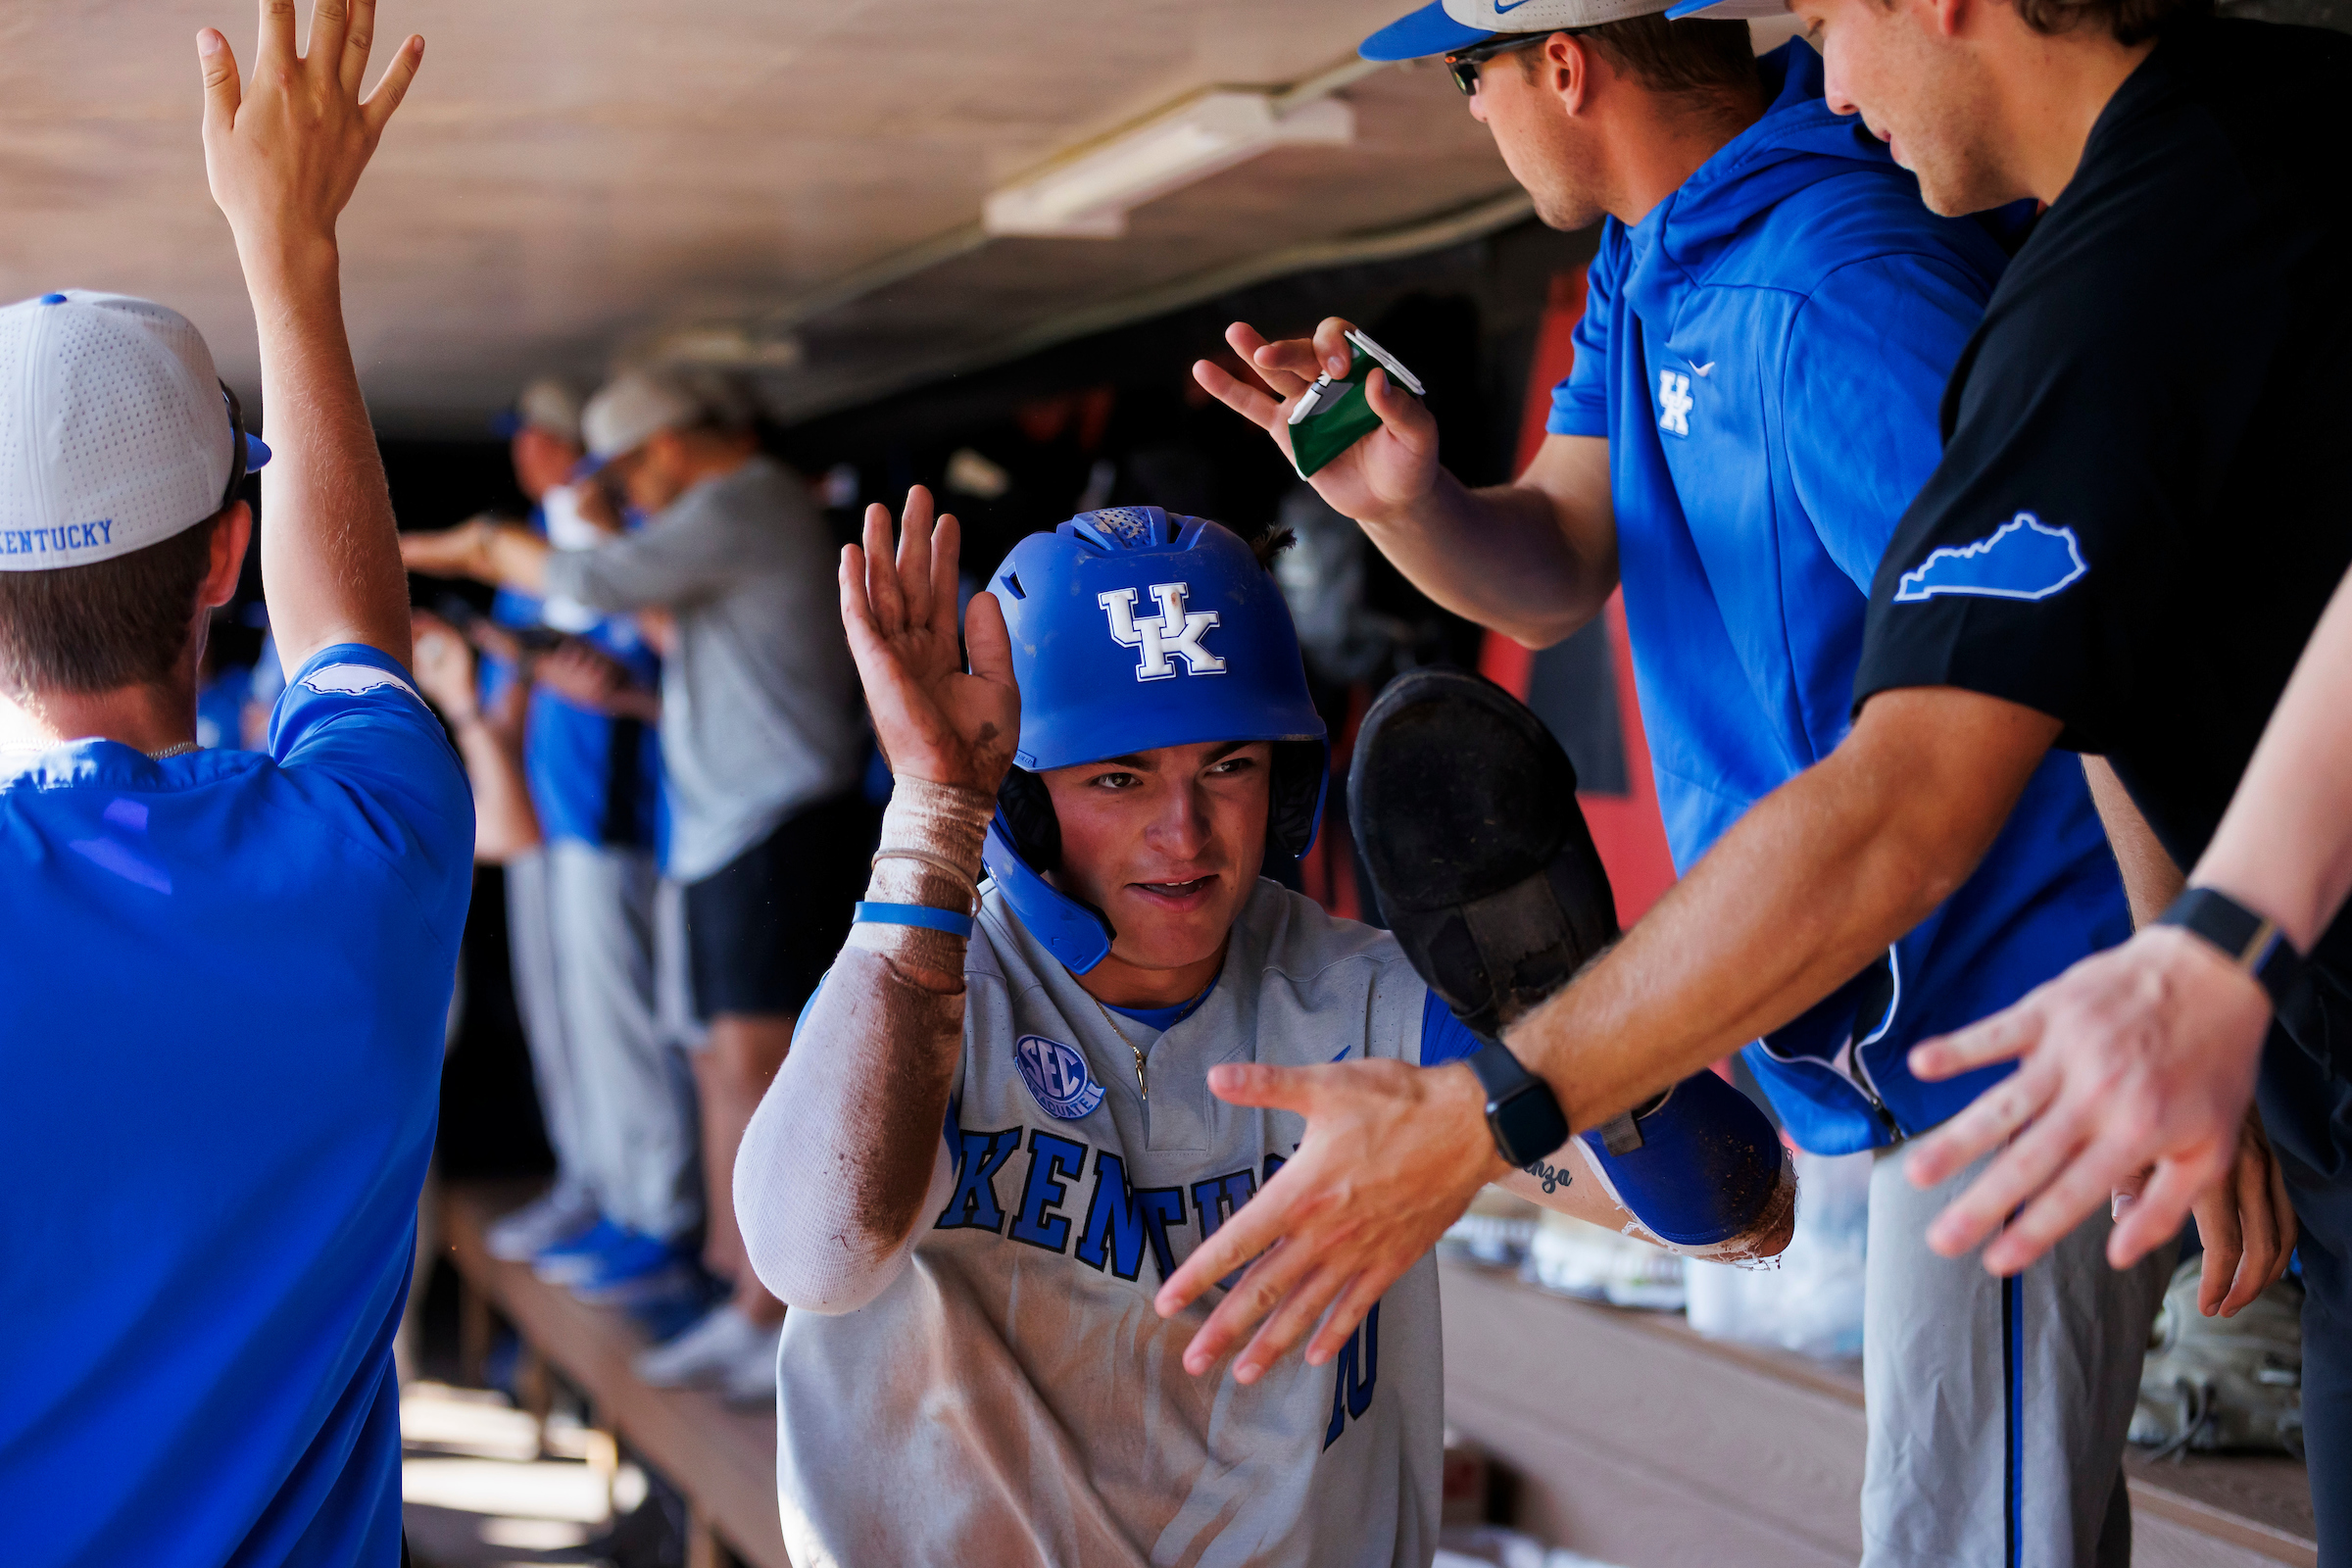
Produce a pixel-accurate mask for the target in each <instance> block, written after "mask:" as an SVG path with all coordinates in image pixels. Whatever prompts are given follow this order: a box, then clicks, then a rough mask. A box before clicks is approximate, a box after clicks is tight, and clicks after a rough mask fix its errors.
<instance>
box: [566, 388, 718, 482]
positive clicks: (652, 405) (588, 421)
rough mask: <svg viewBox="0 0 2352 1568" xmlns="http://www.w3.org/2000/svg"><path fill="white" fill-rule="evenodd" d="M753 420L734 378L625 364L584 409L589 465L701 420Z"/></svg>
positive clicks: (592, 466) (594, 466) (582, 430)
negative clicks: (720, 377) (677, 372)
mask: <svg viewBox="0 0 2352 1568" xmlns="http://www.w3.org/2000/svg"><path fill="white" fill-rule="evenodd" d="M751 422H752V411H751V407H750V405H749V404H748V403H747V402H746V401H745V400H744V397H743V394H742V393H741V392H740V391H738V390H737V389H736V388H735V387H734V386H733V384H732V383H729V382H727V381H724V380H721V379H719V378H717V377H714V376H692V377H689V376H684V375H678V374H675V373H673V372H670V371H667V370H623V371H622V372H621V373H620V374H618V375H616V376H614V377H613V379H612V380H611V381H610V382H609V383H607V384H606V386H605V389H604V390H603V391H601V392H599V393H597V395H596V396H594V397H592V398H590V399H589V400H588V407H587V408H586V409H584V410H582V411H581V414H580V434H581V435H582V436H583V437H584V438H585V439H586V441H587V445H588V464H587V467H588V468H589V470H590V471H593V470H594V469H597V468H601V467H603V466H605V465H606V464H608V463H611V462H612V461H613V459H614V458H617V457H622V456H624V455H626V454H628V453H631V452H634V451H636V450H637V449H638V448H639V447H641V446H643V445H645V444H646V443H647V442H648V441H651V440H652V439H653V438H654V437H655V436H657V435H659V434H661V433H662V431H664V430H685V429H691V428H692V427H693V426H695V425H698V424H716V425H721V426H724V427H726V428H729V429H740V428H742V427H743V426H745V425H748V424H750V423H751Z"/></svg>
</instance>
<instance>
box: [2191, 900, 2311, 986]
mask: <svg viewBox="0 0 2352 1568" xmlns="http://www.w3.org/2000/svg"><path fill="white" fill-rule="evenodd" d="M2156 923H2157V924H2158V925H2175V926H2179V927H2180V929H2182V930H2183V931H2186V932H2188V933H2189V934H2190V935H2192V936H2196V937H2201V938H2203V939H2204V940H2205V941H2206V942H2208V943H2210V944H2212V945H2213V946H2214V947H2216V948H2218V949H2220V950H2221V952H2222V956H2224V957H2226V958H2228V959H2229V961H2230V962H2231V963H2232V964H2234V965H2236V966H2237V967H2238V968H2240V969H2242V970H2244V971H2245V972H2246V973H2247V974H2250V975H2252V976H2253V977H2254V978H2255V980H2256V981H2257V982H2259V983H2260V984H2261V986H2262V989H2263V990H2265V991H2267V992H2269V993H2270V996H2271V1005H2272V1006H2273V1007H2274V1008H2282V1007H2284V1006H2285V1005H2286V1001H2287V998H2288V997H2289V996H2291V995H2292V994H2293V993H2294V991H2295V990H2296V988H2297V987H2299V986H2300V985H2301V984H2302V983H2303V976H2304V973H2305V969H2306V964H2305V962H2304V958H2303V955H2302V954H2300V953H2298V952H2296V951H2295V945H2294V944H2293V943H2292V942H2289V941H2288V940H2287V939H2286V934H2285V933H2284V932H2282V931H2280V930H2279V929H2278V923H2277V922H2276V921H2274V920H2272V919H2271V918H2270V917H2268V916H2267V915H2261V914H2257V913H2255V912H2254V911H2253V910H2252V909H2249V908H2247V907H2245V906H2244V905H2242V904H2240V903H2238V902H2237V901H2236V900H2235V899H2233V898H2231V897H2229V894H2227V893H2222V892H2219V891H2217V890H2215V889H2213V888H2189V889H2187V890H2186V891H2185V892H2183V893H2182V894H2181V895H2180V897H2179V898H2177V899H2175V900H2174V901H2173V904H2172V907H2171V908H2168V909H2166V910H2165V911H2164V913H2163V914H2161V915H2159V916H2157V918H2156Z"/></svg>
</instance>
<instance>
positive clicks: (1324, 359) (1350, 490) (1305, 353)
mask: <svg viewBox="0 0 2352 1568" xmlns="http://www.w3.org/2000/svg"><path fill="white" fill-rule="evenodd" d="M1347 332H1348V322H1346V321H1344V320H1342V319H1339V318H1338V317H1336V316H1335V317H1331V318H1328V319H1325V320H1324V322H1323V324H1322V325H1320V326H1318V327H1316V328H1315V335H1314V336H1313V337H1312V338H1286V339H1284V340H1283V341H1281V342H1278V343H1269V342H1267V341H1266V340H1265V338H1263V337H1262V336H1260V335H1259V334H1258V331H1257V328H1255V327H1253V326H1251V325H1250V323H1249V322H1247V321H1236V322H1234V323H1233V324H1232V325H1231V326H1229V327H1227V328H1226V329H1225V341H1226V342H1228V343H1230V344H1232V345H1233V351H1234V352H1235V353H1236V354H1239V355H1240V356H1241V357H1242V359H1243V361H1244V363H1246V364H1248V365H1249V366H1250V368H1252V369H1254V370H1256V372H1257V373H1258V375H1259V376H1261V377H1263V378H1264V380H1265V383H1266V385H1267V386H1269V387H1271V388H1273V394H1274V395H1273V396H1271V397H1269V396H1267V395H1266V393H1264V392H1262V391H1260V390H1259V389H1258V388H1256V387H1254V386H1251V385H1250V384H1249V383H1247V382H1245V381H1242V380H1241V379H1239V378H1238V377H1236V376H1234V375H1232V374H1230V373H1229V372H1227V371H1226V370H1225V369H1223V368H1221V367H1219V366H1218V365H1216V364H1215V363H1214V362H1212V361H1209V360H1202V361H1201V362H1200V363H1199V364H1197V365H1195V366H1194V367H1193V379H1194V380H1196V381H1198V382H1200V383H1201V388H1202V389H1203V390H1204V391H1206V392H1207V393H1208V394H1209V395H1210V396H1211V397H1213V398H1215V399H1216V400H1217V401H1218V402H1220V403H1222V404H1224V405H1225V406H1226V407H1227V408H1229V409H1231V410H1232V411H1233V412H1234V413H1236V414H1238V415H1240V416H1241V417H1243V418H1245V419H1248V420H1249V421H1250V423H1252V424H1254V425H1256V426H1257V427H1258V428H1259V429H1261V430H1263V431H1265V432H1266V434H1268V435H1270V436H1272V437H1273V438H1274V444H1275V445H1276V446H1279V447H1280V448H1282V452H1283V456H1285V457H1289V458H1294V461H1295V454H1293V452H1292V451H1291V426H1290V417H1291V410H1292V409H1293V408H1295V407H1297V405H1298V402H1299V398H1300V397H1302V396H1304V395H1305V393H1306V389H1307V388H1308V387H1310V386H1312V385H1313V384H1314V381H1315V377H1316V376H1318V375H1320V374H1322V373H1324V372H1325V371H1327V370H1328V371H1329V372H1330V373H1331V376H1332V379H1334V380H1335V381H1336V380H1345V379H1346V378H1347V375H1348V366H1349V364H1350V355H1351V352H1352V351H1351V350H1350V349H1349V347H1348V338H1347ZM1364 400H1365V401H1366V402H1367V403H1369V404H1370V405H1371V407H1372V412H1373V413H1375V414H1377V415H1379V416H1380V428H1379V429H1377V430H1375V431H1373V432H1372V433H1371V434H1369V435H1367V436H1365V437H1364V438H1363V439H1362V440H1360V441H1358V442H1356V444H1355V445H1353V446H1351V447H1349V448H1348V450H1347V451H1345V452H1343V453H1341V454H1340V455H1339V456H1338V457H1336V458H1334V459H1332V460H1331V462H1330V463H1328V464H1327V465H1325V466H1323V467H1322V468H1320V469H1317V470H1316V472H1315V474H1314V476H1313V477H1312V478H1310V479H1308V480H1307V481H1306V482H1307V483H1308V484H1310V485H1312V486H1314V488H1315V493H1316V494H1317V495H1320V496H1321V497H1322V498H1323V499H1324V500H1325V501H1326V502H1328V503H1330V504H1331V506H1332V507H1333V508H1334V509H1335V510H1336V511H1338V512H1339V513H1340V514H1341V515H1345V516H1349V517H1353V518H1355V519H1357V520H1358V521H1364V520H1378V519H1380V518H1381V517H1384V516H1386V515H1388V514H1390V513H1392V512H1397V511H1400V510H1402V509H1404V508H1408V507H1411V506H1412V505H1414V504H1415V503H1416V502H1419V501H1420V500H1421V499H1422V498H1423V497H1425V496H1427V495H1428V494H1429V492H1430V489H1431V487H1432V486H1433V485H1435V484H1436V483H1437V479H1438V421H1437V420H1436V419H1435V418H1434V417H1432V416H1431V415H1430V412H1429V410H1428V409H1426V408H1424V407H1423V406H1422V404H1421V400H1420V399H1419V398H1416V397H1414V396H1413V395H1412V394H1411V393H1409V392H1407V391H1405V390H1404V389H1403V388H1402V387H1399V386H1397V385H1396V384H1394V383H1393V382H1391V381H1390V379H1389V372H1388V371H1386V370H1384V369H1380V368H1374V369H1373V370H1372V372H1371V373H1370V374H1369V375H1367V376H1365V377H1364Z"/></svg>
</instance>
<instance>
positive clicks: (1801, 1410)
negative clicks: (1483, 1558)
mask: <svg viewBox="0 0 2352 1568" xmlns="http://www.w3.org/2000/svg"><path fill="white" fill-rule="evenodd" d="M1440 1273H1441V1277H1442V1279H1443V1281H1444V1290H1445V1302H1446V1422H1447V1424H1448V1425H1450V1426H1451V1427H1453V1428H1454V1429H1455V1430H1456V1431H1457V1432H1459V1433H1460V1434H1461V1435H1463V1436H1464V1437H1467V1438H1469V1439H1470V1440H1471V1441H1473V1442H1475V1443H1476V1444H1478V1445H1479V1446H1481V1447H1483V1448H1485V1449H1486V1450H1487V1452H1488V1453H1490V1454H1491V1455H1493V1456H1494V1457H1495V1459H1497V1460H1498V1461H1500V1462H1501V1464H1502V1465H1503V1466H1504V1468H1505V1469H1506V1470H1507V1471H1508V1472H1509V1473H1510V1474H1511V1475H1512V1476H1513V1478H1514V1479H1515V1481H1516V1482H1517V1485H1518V1496H1517V1501H1516V1504H1515V1507H1514V1510H1513V1511H1514V1514H1515V1517H1514V1519H1513V1521H1512V1522H1513V1523H1515V1524H1517V1525H1519V1526H1520V1527H1521V1528H1522V1529H1525V1530H1527V1531H1528V1532H1529V1533H1530V1534H1532V1535H1535V1536H1538V1537H1541V1538H1543V1539H1544V1540H1547V1541H1551V1542H1555V1543H1557V1544H1561V1545H1565V1546H1569V1547H1572V1548H1574V1549H1575V1550H1577V1551H1581V1552H1584V1553H1586V1554H1588V1555H1590V1556H1593V1557H1597V1558H1599V1559H1600V1560H1602V1561H1604V1562H1614V1563H1626V1564H1633V1565H1637V1568H1658V1565H1665V1564H1684V1563H1687V1564H1691V1565H1693V1568H1723V1565H1725V1564H1727V1563H1738V1564H1740V1568H1833V1565H1844V1568H1850V1565H1851V1564H1852V1563H1853V1562H1854V1560H1855V1559H1856V1557H1857V1556H1858V1555H1859V1554H1860V1552H1861V1549H1862V1541H1861V1525H1860V1519H1859V1516H1858V1513H1857V1506H1858V1500H1859V1498H1860V1495H1861V1486H1862V1455H1863V1445H1864V1441H1865V1434H1864V1427H1863V1417H1862V1380H1861V1376H1860V1373H1859V1370H1858V1369H1856V1368H1853V1367H1849V1366H1836V1365H1824V1364H1823V1363H1821V1362H1817V1361H1812V1360H1809V1359H1807V1358H1805V1357H1803V1356H1797V1355H1789V1354H1783V1353H1780V1352H1777V1351H1772V1350H1763V1349H1756V1348H1749V1347H1744V1346H1735V1345H1726V1344H1722V1343H1719V1342H1716V1341H1712V1340H1705V1339H1701V1338H1700V1337H1699V1336H1697V1335H1696V1334H1693V1333H1691V1329H1690V1327H1689V1326H1688V1325H1687V1324H1686V1323H1685V1322H1684V1321H1683V1319H1682V1318H1680V1317H1679V1316H1670V1315H1667V1314H1664V1313H1654V1312H1629V1311H1619V1310H1617V1309H1616V1308H1613V1307H1609V1306H1602V1305H1596V1304H1593V1303H1589V1302H1584V1301H1577V1300H1571V1299H1567V1298H1564V1297H1558V1296H1553V1295H1550V1294H1548V1293H1546V1292H1544V1291H1540V1290H1537V1289H1536V1288H1534V1287H1533V1286H1530V1285H1526V1284H1524V1283H1522V1282H1521V1281H1520V1280H1518V1279H1517V1278H1515V1277H1514V1276H1512V1275H1510V1274H1507V1273H1499V1272H1496V1271H1493V1270H1489V1269H1483V1268H1480V1267H1478V1266H1476V1265H1475V1264H1468V1263H1457V1262H1455V1261H1453V1260H1451V1259H1446V1260H1445V1261H1443V1262H1441V1264H1440ZM2127 1470H2128V1472H2129V1474H2130V1478H2131V1505H2132V1561H2133V1563H2134V1564H2135V1565H2136V1568H2265V1565H2268V1564H2272V1563H2292V1564H2300V1565H2315V1564H2316V1563H2317V1562H2318V1548H2317V1546H2316V1544H2314V1542H2313V1538H2312V1525H2311V1504H2310V1493H2309V1490H2308V1488H2307V1486H2306V1484H2305V1478H2304V1471H2303V1466H2302V1465H2301V1464H2300V1463H2298V1462H2296V1461H2294V1460H2291V1459H2284V1458H2278V1459H2270V1458H2255V1457H2235V1456H2231V1457H2199V1458H2192V1459H2189V1460H2188V1461H2186V1462H2185V1463H2181V1464H2173V1463H2169V1462H2166V1463H2158V1464H2149V1463H2147V1462H2146V1461H2145V1460H2136V1459H2135V1460H2131V1461H2127Z"/></svg>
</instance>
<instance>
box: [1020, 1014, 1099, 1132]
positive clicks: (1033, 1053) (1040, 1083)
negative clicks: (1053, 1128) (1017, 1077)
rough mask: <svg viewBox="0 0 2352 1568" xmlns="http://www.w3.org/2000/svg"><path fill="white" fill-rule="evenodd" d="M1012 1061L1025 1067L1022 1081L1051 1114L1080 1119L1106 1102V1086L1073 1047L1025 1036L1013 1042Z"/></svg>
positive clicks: (1061, 1117)
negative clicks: (1104, 1090) (1104, 1091)
mask: <svg viewBox="0 0 2352 1568" xmlns="http://www.w3.org/2000/svg"><path fill="white" fill-rule="evenodd" d="M1012 1060H1013V1064H1014V1065H1015V1066H1017V1067H1019V1068H1020V1069H1021V1082H1023V1083H1025V1084H1027V1085H1028V1086H1029V1093H1030V1095H1031V1096H1033V1097H1034V1098H1035V1099H1036V1101H1037V1103H1039V1104H1040V1105H1043V1106H1044V1107H1045V1111H1046V1114H1047V1115H1049V1116H1052V1117H1054V1118H1056V1119H1057V1120H1061V1121H1076V1120H1077V1119H1078V1118H1079V1117H1081V1116H1083V1115H1085V1114H1087V1113H1088V1112H1089V1111H1091V1110H1093V1109H1094V1108H1095V1107H1096V1106H1097V1105H1100V1104H1101V1103H1103V1086H1102V1085H1101V1084H1099V1083H1097V1082H1095V1075H1094V1072H1093V1070H1092V1069H1091V1068H1089V1067H1088V1066H1087V1064H1086V1058H1085V1057H1084V1056H1082V1055H1080V1054H1078V1051H1077V1048H1075V1047H1073V1046H1065V1045H1063V1044H1062V1043H1061V1042H1060V1041H1058V1040H1048V1039H1047V1038H1046V1037H1045V1036H1044V1035H1023V1036H1021V1038H1020V1039H1018V1040H1016V1041H1014V1042H1013V1045H1012Z"/></svg>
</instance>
